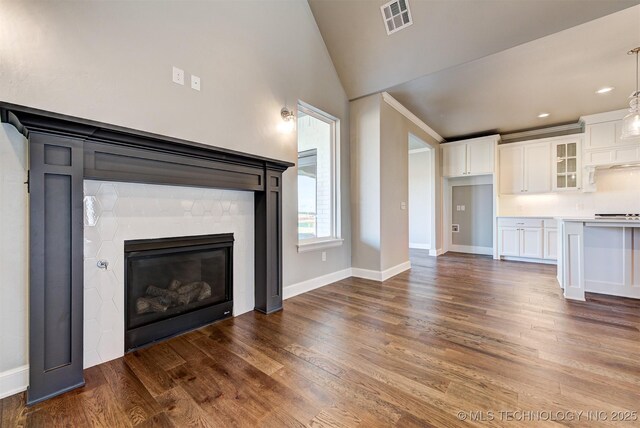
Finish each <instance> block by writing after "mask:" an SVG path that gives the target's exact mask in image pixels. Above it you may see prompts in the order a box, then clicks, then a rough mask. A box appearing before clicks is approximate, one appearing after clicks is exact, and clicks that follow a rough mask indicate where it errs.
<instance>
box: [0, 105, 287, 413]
mask: <svg viewBox="0 0 640 428" xmlns="http://www.w3.org/2000/svg"><path fill="white" fill-rule="evenodd" d="M0 120H2V122H5V123H10V124H12V125H13V126H15V127H16V129H18V130H19V131H20V132H21V133H22V134H23V135H25V137H27V138H28V140H29V180H28V189H29V203H30V208H29V210H30V220H29V232H30V237H29V245H30V250H29V251H30V254H29V273H30V280H29V281H30V284H29V389H28V394H27V400H28V403H29V404H33V403H36V402H39V401H42V400H46V399H48V398H50V397H53V396H55V395H58V394H60V393H63V392H65V391H68V390H70V389H73V388H76V387H79V386H82V385H83V384H84V378H83V375H82V369H83V330H82V329H83V208H82V203H83V186H82V181H83V180H84V179H93V180H106V181H120V182H133V183H148V184H165V185H179V186H197V187H210V188H222V189H230V190H245V191H252V192H254V194H255V202H254V205H255V309H256V310H257V311H260V312H264V313H271V312H275V311H278V310H280V309H281V308H282V173H283V172H284V171H285V170H286V169H287V168H288V167H291V166H293V165H294V164H293V163H290V162H284V161H280V160H276V159H269V158H265V157H261V156H254V155H251V154H246V153H240V152H236V151H232V150H227V149H222V148H217V147H212V146H208V145H206V144H201V143H195V142H191V141H186V140H181V139H177V138H171V137H164V136H160V135H156V134H151V133H147V132H143V131H137V130H133V129H128V128H123V127H119V126H115V125H108V124H104V123H99V122H95V121H91V120H87V119H79V118H75V117H70V116H66V115H62V114H58V113H51V112H47V111H42V110H38V109H34V108H30V107H24V106H18V105H14V104H9V103H3V102H0Z"/></svg>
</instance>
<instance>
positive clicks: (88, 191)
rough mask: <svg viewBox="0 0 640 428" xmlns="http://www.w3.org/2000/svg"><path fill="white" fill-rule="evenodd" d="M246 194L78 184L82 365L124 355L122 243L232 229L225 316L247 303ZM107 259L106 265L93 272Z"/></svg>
mask: <svg viewBox="0 0 640 428" xmlns="http://www.w3.org/2000/svg"><path fill="white" fill-rule="evenodd" d="M253 198H254V195H253V192H240V191H228V190H219V189H199V188H195V187H178V186H159V185H149V184H133V183H111V182H102V181H90V180H85V182H84V211H85V212H84V367H85V368H87V367H91V366H94V365H96V364H100V363H103V362H106V361H109V360H112V359H114V358H118V357H121V356H122V355H123V354H124V317H125V308H124V295H125V290H124V241H125V240H130V239H151V238H166V237H175V236H189V235H204V234H215V233H233V234H234V238H235V243H234V248H233V314H234V315H240V314H242V313H245V312H248V311H251V310H253V307H254V254H253V251H254V209H253ZM98 260H107V261H108V262H109V267H108V269H107V270H106V271H105V270H102V269H99V268H98V267H97V265H96V263H97V261H98Z"/></svg>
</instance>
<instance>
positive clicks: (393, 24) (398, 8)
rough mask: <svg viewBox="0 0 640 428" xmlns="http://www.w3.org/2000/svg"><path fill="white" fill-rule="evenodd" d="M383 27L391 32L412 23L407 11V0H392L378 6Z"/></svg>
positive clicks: (409, 13)
mask: <svg viewBox="0 0 640 428" xmlns="http://www.w3.org/2000/svg"><path fill="white" fill-rule="evenodd" d="M380 12H382V19H383V20H384V28H385V29H386V30H387V34H393V33H395V32H396V31H400V30H402V29H403V28H405V27H408V26H409V25H411V24H413V20H412V19H411V12H410V11H409V0H393V1H390V2H389V3H385V4H383V5H382V6H380Z"/></svg>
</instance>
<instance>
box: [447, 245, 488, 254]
mask: <svg viewBox="0 0 640 428" xmlns="http://www.w3.org/2000/svg"><path fill="white" fill-rule="evenodd" d="M449 251H453V252H456V253H468V254H482V255H485V256H493V247H477V246H475V245H455V244H451V245H449Z"/></svg>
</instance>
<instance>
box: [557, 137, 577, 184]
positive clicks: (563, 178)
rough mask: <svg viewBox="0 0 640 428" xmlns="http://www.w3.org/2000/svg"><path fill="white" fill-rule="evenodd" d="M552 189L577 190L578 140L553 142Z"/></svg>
mask: <svg viewBox="0 0 640 428" xmlns="http://www.w3.org/2000/svg"><path fill="white" fill-rule="evenodd" d="M554 147H555V150H554V155H555V157H554V160H555V162H554V165H553V167H554V168H553V169H554V178H553V187H554V190H577V189H579V188H580V177H579V175H580V174H579V173H580V171H579V166H578V164H579V162H578V160H579V157H578V152H579V150H580V147H579V140H577V139H576V140H563V141H559V142H557V143H554Z"/></svg>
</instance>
